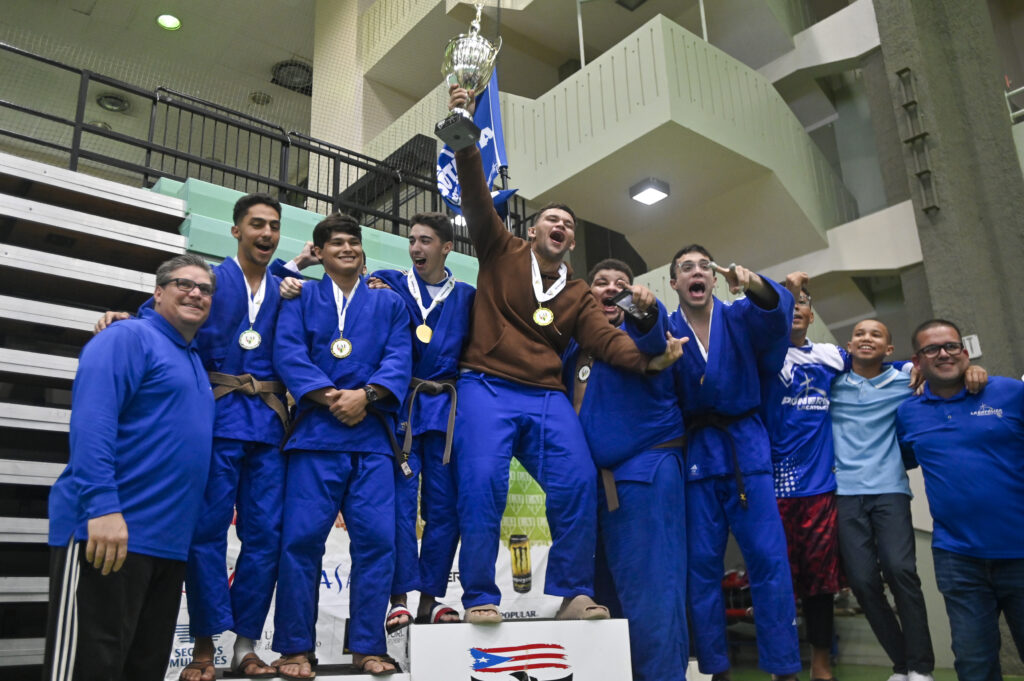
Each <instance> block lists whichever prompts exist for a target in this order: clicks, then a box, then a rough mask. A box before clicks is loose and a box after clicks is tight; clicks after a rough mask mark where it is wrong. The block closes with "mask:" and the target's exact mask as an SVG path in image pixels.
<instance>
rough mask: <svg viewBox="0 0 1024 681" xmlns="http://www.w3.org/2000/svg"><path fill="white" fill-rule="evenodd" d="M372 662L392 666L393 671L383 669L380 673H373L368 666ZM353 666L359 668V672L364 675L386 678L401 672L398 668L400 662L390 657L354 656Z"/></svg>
mask: <svg viewBox="0 0 1024 681" xmlns="http://www.w3.org/2000/svg"><path fill="white" fill-rule="evenodd" d="M372 662H376V663H377V664H380V665H388V664H389V665H391V669H382V670H381V671H379V672H371V671H370V670H369V669H367V668H366V666H367V665H368V664H370V663H372ZM352 664H354V665H355V666H356V667H358V668H359V671H361V672H363V673H364V674H370V675H372V676H386V675H388V674H395V673H397V672H399V671H400V669H399V668H398V662H396V661H395V660H394V658H392V657H389V656H388V655H363V656H362V657H359V658H357V657H356V655H353V656H352Z"/></svg>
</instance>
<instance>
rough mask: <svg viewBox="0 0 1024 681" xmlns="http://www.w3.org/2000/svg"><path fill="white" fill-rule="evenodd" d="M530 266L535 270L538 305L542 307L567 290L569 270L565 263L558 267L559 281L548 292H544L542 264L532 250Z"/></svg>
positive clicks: (535, 290)
mask: <svg viewBox="0 0 1024 681" xmlns="http://www.w3.org/2000/svg"><path fill="white" fill-rule="evenodd" d="M530 265H531V267H532V270H533V295H534V296H536V298H537V304H538V305H542V304H544V303H546V302H547V301H549V300H551V299H552V298H554V297H555V296H557V295H558V294H559V293H561V292H562V289H563V288H565V281H566V278H567V275H568V273H569V268H568V267H566V266H565V263H564V262H563V263H562V264H561V265H559V266H558V279H557V280H556V281H555V283H554V284H552V285H551V288H549V289H548V290H547V291H545V290H544V280H543V279H541V276H540V264H539V263H538V262H537V254H536V253H534V252H533V250H532V249H531V250H530Z"/></svg>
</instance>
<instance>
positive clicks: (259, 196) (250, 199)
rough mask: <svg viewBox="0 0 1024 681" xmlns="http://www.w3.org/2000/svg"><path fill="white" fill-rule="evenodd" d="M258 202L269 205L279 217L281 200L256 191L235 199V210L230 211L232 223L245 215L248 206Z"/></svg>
mask: <svg viewBox="0 0 1024 681" xmlns="http://www.w3.org/2000/svg"><path fill="white" fill-rule="evenodd" d="M260 204H265V205H267V206H270V207H271V208H273V209H274V210H276V211H277V217H278V218H280V217H281V202H280V201H278V200H277V199H275V198H274V197H273V196H271V195H270V194H266V193H264V192H256V193H255V194H246V195H245V196H243V197H242V198H240V199H238V201H235V210H234V212H232V213H231V219H232V220H233V221H234V222H233V223H232V224H236V225H237V224H238V223H239V222H241V221H242V218H244V217H245V214H246V213H248V212H249V209H250V208H252V207H253V206H258V205H260Z"/></svg>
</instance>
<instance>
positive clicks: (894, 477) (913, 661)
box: [832, 319, 935, 681]
mask: <svg viewBox="0 0 1024 681" xmlns="http://www.w3.org/2000/svg"><path fill="white" fill-rule="evenodd" d="M846 349H847V350H848V351H849V353H850V357H851V361H852V371H850V372H848V373H844V374H841V375H840V376H838V377H837V378H836V380H835V382H834V383H833V384H832V436H833V440H834V443H835V456H836V485H837V488H836V507H837V511H838V516H839V555H840V557H841V559H842V561H843V568H844V569H845V572H846V577H847V580H848V581H849V583H850V588H851V589H852V590H853V593H854V595H855V596H856V597H857V601H858V602H860V605H861V608H862V609H863V610H864V615H865V617H867V620H868V623H869V624H870V625H871V629H872V631H874V633H875V637H876V638H877V639H878V642H879V643H880V644H881V645H882V648H884V649H885V652H886V654H887V655H888V656H889V659H891V660H892V664H893V675H892V676H891V677H890V679H889V681H931V673H932V670H933V669H934V667H935V654H934V652H933V651H932V641H931V635H930V633H929V631H928V614H927V612H926V610H925V604H924V596H923V594H922V593H921V580H920V578H919V577H918V576H917V559H916V556H915V553H914V527H913V525H912V524H911V518H910V496H911V495H910V485H909V483H908V481H907V473H906V471H905V470H904V468H903V459H902V457H901V456H900V449H899V444H898V443H897V441H896V418H895V417H896V408H897V407H899V405H900V404H901V403H902V402H903V400H904V399H906V398H907V397H909V396H910V395H911V393H912V390H911V388H910V376H909V374H906V373H903V372H901V371H900V370H898V369H896V368H895V367H892V366H889V367H887V368H883V367H882V363H883V361H884V360H885V359H886V358H887V357H888V356H889V355H891V354H892V352H893V346H892V336H891V334H890V333H889V329H888V328H887V327H886V326H885V324H882V323H881V322H879V321H878V320H875V319H865V320H864V321H861V322H859V323H858V324H857V325H856V326H855V327H854V328H853V336H852V338H851V340H850V342H849V343H847V345H846ZM879 566H881V570H882V572H881V573H880V572H879ZM882 573H884V574H885V577H886V581H887V582H888V584H889V589H890V590H891V591H892V594H893V599H894V600H895V601H896V609H897V611H898V612H899V619H898V620H897V617H896V613H894V612H893V610H892V608H891V607H889V601H888V600H887V599H886V597H885V594H884V592H883V589H882Z"/></svg>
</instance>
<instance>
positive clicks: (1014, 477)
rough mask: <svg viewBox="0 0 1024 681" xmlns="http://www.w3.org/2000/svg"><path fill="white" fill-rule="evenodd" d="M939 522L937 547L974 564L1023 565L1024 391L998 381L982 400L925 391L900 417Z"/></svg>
mask: <svg viewBox="0 0 1024 681" xmlns="http://www.w3.org/2000/svg"><path fill="white" fill-rule="evenodd" d="M897 428H898V434H899V439H900V444H901V445H902V446H903V447H904V449H905V450H908V451H909V453H912V454H913V456H914V457H915V458H916V459H917V462H918V463H919V464H920V465H921V471H922V472H923V473H924V482H925V493H926V494H927V496H928V505H929V507H930V509H931V513H932V518H934V520H935V526H934V535H933V536H932V546H934V547H936V548H940V549H943V550H946V551H952V552H954V553H960V554H963V555H967V556H974V557H976V558H985V559H997V558H1024V383H1022V382H1021V381H1018V380H1015V379H1011V378H1005V377H1003V376H993V377H991V378H989V380H988V385H986V386H985V388H984V390H982V391H981V392H980V393H979V394H977V395H971V394H970V393H968V392H967V391H966V390H961V391H960V392H959V393H957V394H956V395H954V396H953V397H950V398H949V399H943V398H941V397H937V396H936V395H934V394H932V392H931V391H930V390H929V389H928V388H927V387H925V390H924V393H923V394H922V395H920V396H916V397H913V398H911V399H909V400H907V401H906V402H905V403H903V405H902V406H900V408H899V411H898V412H897Z"/></svg>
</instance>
